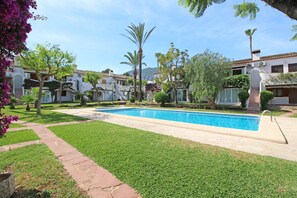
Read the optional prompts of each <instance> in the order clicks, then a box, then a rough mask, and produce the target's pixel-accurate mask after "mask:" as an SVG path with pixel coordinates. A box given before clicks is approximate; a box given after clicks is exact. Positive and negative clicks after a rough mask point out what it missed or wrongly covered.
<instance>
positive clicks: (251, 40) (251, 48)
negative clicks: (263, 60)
mask: <svg viewBox="0 0 297 198" xmlns="http://www.w3.org/2000/svg"><path fill="white" fill-rule="evenodd" d="M250 53H251V59H252V60H253V37H252V36H250Z"/></svg>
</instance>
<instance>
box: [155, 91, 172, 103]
mask: <svg viewBox="0 0 297 198" xmlns="http://www.w3.org/2000/svg"><path fill="white" fill-rule="evenodd" d="M168 100H169V95H168V94H167V93H165V92H158V93H156V94H155V101H156V102H158V103H161V105H164V104H165V103H166V102H167V101H168Z"/></svg>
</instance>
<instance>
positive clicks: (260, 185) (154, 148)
mask: <svg viewBox="0 0 297 198" xmlns="http://www.w3.org/2000/svg"><path fill="white" fill-rule="evenodd" d="M50 129H51V130H52V131H53V132H54V133H55V134H57V135H58V136H59V137H61V138H63V139H64V140H65V141H67V142H68V143H70V144H71V145H72V146H74V147H75V148H77V149H78V150H79V151H80V152H82V153H84V154H86V155H87V156H89V157H91V158H92V159H93V160H95V161H96V162H97V163H98V164H99V165H101V166H102V167H104V168H106V169H107V170H109V171H110V172H111V173H113V174H114V175H115V176H116V177H118V178H119V179H120V180H121V181H123V182H126V183H128V184H129V185H131V186H132V187H134V188H135V189H136V190H137V191H138V192H140V193H141V195H142V196H143V197H158V198H159V197H297V163H294V162H290V161H286V160H280V159H276V158H272V157H263V156H258V155H252V154H247V153H244V152H238V151H232V150H228V149H224V148H220V147H214V146H208V145H203V144H199V143H195V142H191V141H186V140H181V139H177V138H173V137H169V136H163V135H159V134H155V133H151V132H145V131H141V130H138V129H132V128H128V127H124V126H119V125H114V124H110V123H105V122H99V121H98V122H91V123H82V124H75V125H68V126H56V127H50Z"/></svg>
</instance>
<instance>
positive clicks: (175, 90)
mask: <svg viewBox="0 0 297 198" xmlns="http://www.w3.org/2000/svg"><path fill="white" fill-rule="evenodd" d="M174 92H175V104H178V101H177V89H176V88H175V89H174Z"/></svg>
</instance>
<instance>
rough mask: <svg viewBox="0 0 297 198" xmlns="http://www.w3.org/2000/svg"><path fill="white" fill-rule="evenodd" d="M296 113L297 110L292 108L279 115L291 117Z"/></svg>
mask: <svg viewBox="0 0 297 198" xmlns="http://www.w3.org/2000/svg"><path fill="white" fill-rule="evenodd" d="M294 114H297V110H296V109H292V110H290V112H288V113H284V114H282V115H280V116H281V117H291V116H292V115H294Z"/></svg>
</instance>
